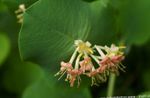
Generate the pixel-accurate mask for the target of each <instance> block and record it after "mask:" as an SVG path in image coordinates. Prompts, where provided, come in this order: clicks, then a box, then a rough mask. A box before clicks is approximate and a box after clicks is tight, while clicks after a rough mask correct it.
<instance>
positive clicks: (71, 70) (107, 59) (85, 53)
mask: <svg viewBox="0 0 150 98" xmlns="http://www.w3.org/2000/svg"><path fill="white" fill-rule="evenodd" d="M124 48H125V47H123V46H121V47H120V46H119V47H118V46H115V45H114V44H112V45H111V46H110V47H108V46H99V45H94V46H93V47H92V45H91V43H90V42H88V41H87V42H83V41H82V40H76V41H75V51H74V53H73V54H72V56H71V58H70V60H69V62H67V63H65V62H63V61H62V62H61V64H60V65H61V67H60V71H59V72H58V73H56V74H55V76H57V75H60V77H59V79H60V78H62V76H64V75H65V74H66V79H65V80H66V81H68V82H69V83H70V86H71V87H73V86H74V84H75V82H76V80H77V85H78V86H79V85H80V82H81V77H80V76H81V75H86V76H88V77H90V78H91V81H92V84H91V85H98V84H99V83H102V82H105V81H106V80H107V76H108V75H109V74H110V73H115V74H117V75H118V74H119V69H120V70H122V71H124V68H125V67H124V66H123V65H122V64H121V61H122V60H124V53H123V52H122V49H124ZM97 54H98V55H97Z"/></svg>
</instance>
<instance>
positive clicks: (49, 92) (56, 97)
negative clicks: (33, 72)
mask: <svg viewBox="0 0 150 98" xmlns="http://www.w3.org/2000/svg"><path fill="white" fill-rule="evenodd" d="M56 83H57V82H54V81H53V80H48V79H43V80H41V81H38V82H36V83H34V84H33V85H31V86H29V87H28V88H27V89H26V90H25V92H24V93H23V97H22V98H60V97H62V98H63V97H64V98H91V95H90V93H89V90H88V89H87V88H84V89H83V88H82V89H80V88H70V87H68V88H67V87H62V86H59V85H57V84H56Z"/></svg>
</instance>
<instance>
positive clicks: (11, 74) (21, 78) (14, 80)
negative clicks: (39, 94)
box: [3, 61, 44, 94]
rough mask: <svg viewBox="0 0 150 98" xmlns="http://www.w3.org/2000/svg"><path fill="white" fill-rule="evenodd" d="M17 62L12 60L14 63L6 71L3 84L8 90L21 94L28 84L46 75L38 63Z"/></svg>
mask: <svg viewBox="0 0 150 98" xmlns="http://www.w3.org/2000/svg"><path fill="white" fill-rule="evenodd" d="M17 62H18V61H17ZM17 62H16V61H14V62H12V63H14V65H13V64H12V65H11V66H9V67H8V69H7V70H6V71H5V72H4V76H3V84H4V87H5V89H7V90H8V91H10V92H13V93H18V94H20V93H22V92H23V91H24V89H25V88H26V87H27V86H29V85H31V84H32V83H34V82H36V81H38V80H40V79H41V78H42V77H44V72H43V70H42V69H41V68H40V67H39V66H38V65H36V64H33V63H23V62H20V61H19V63H17ZM15 63H16V64H15Z"/></svg>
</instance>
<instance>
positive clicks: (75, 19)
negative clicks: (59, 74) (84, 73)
mask: <svg viewBox="0 0 150 98" xmlns="http://www.w3.org/2000/svg"><path fill="white" fill-rule="evenodd" d="M103 8H105V7H104V6H103V4H101V2H100V1H95V2H92V3H88V2H85V1H82V0H74V1H72V0H55V1H54V0H41V1H38V2H36V3H35V4H34V5H33V6H32V7H30V8H29V9H28V10H27V11H26V12H25V14H24V23H23V26H22V29H21V32H20V36H19V48H20V53H21V56H22V58H23V59H25V60H30V61H33V62H36V63H40V64H42V65H48V66H53V67H54V66H55V65H58V64H59V62H60V60H64V59H65V58H66V57H67V56H70V55H71V53H72V50H73V48H74V41H75V40H77V39H82V40H85V39H86V38H87V37H88V35H89V36H90V37H91V38H90V37H88V39H89V40H90V41H92V42H95V41H97V40H98V39H96V38H97V36H98V37H100V35H104V33H103V34H101V31H104V29H102V30H101V28H102V27H104V26H103V22H100V24H101V25H100V28H99V27H98V26H96V24H95V22H97V21H100V20H104V21H106V18H105V19H102V18H101V17H100V16H99V15H100V14H101V11H102V10H103ZM102 17H103V18H104V17H105V16H102ZM110 24H111V22H108V24H107V23H105V27H108V26H111V25H110ZM97 25H99V24H97ZM95 26H96V27H95ZM105 29H106V28H105ZM99 30H101V31H99ZM110 30H112V29H110ZM110 30H108V29H107V31H110ZM97 31H98V32H97ZM100 38H101V39H102V37H100ZM101 41H102V40H101ZM98 42H100V41H98Z"/></svg>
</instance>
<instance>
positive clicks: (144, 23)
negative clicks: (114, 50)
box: [0, 0, 150, 98]
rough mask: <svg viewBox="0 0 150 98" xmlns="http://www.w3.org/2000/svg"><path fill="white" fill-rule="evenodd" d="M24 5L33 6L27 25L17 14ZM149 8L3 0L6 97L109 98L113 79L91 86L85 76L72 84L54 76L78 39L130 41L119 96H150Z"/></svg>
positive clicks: (92, 1)
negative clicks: (110, 81) (108, 83)
mask: <svg viewBox="0 0 150 98" xmlns="http://www.w3.org/2000/svg"><path fill="white" fill-rule="evenodd" d="M19 4H25V5H26V7H27V10H26V12H25V13H24V22H23V24H22V25H20V24H18V23H17V19H16V15H15V13H14V11H15V10H17V9H18V6H19ZM149 10H150V1H149V0H39V1H38V0H0V98H60V97H65V98H70V97H72V98H99V97H100V96H106V91H107V82H106V83H103V84H101V85H100V86H99V87H90V80H89V79H83V80H82V83H81V87H80V88H76V87H74V88H70V87H69V85H68V84H67V83H65V82H64V81H63V79H62V80H61V81H57V78H56V77H54V76H53V75H54V74H55V73H56V72H57V71H58V70H59V66H60V65H59V63H60V61H61V60H65V59H67V58H68V57H69V56H70V55H71V53H72V50H73V42H74V40H76V39H82V40H85V41H86V40H88V41H90V42H91V43H93V44H101V45H110V44H111V43H115V44H120V43H123V44H125V45H126V46H127V49H126V59H125V61H124V62H123V64H124V65H125V66H126V67H127V68H126V73H122V72H121V73H120V76H118V77H117V80H116V84H115V90H114V95H116V96H119V95H128V96H129V95H134V96H135V95H139V94H149V91H150V83H149V81H150V66H149V65H150V59H149V58H150V46H149V45H150V27H149V26H150V18H149V17H150V12H149ZM18 44H19V45H18ZM83 78H84V77H83ZM144 92H146V93H144Z"/></svg>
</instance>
